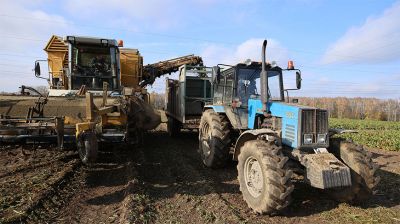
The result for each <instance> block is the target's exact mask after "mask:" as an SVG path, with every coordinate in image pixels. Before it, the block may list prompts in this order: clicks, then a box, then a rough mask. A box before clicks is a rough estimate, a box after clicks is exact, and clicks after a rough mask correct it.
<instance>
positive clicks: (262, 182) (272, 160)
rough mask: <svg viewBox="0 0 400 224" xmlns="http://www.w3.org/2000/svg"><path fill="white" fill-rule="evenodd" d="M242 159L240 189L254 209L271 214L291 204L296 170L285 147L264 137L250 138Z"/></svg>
mask: <svg viewBox="0 0 400 224" xmlns="http://www.w3.org/2000/svg"><path fill="white" fill-rule="evenodd" d="M238 160H239V163H238V165H237V169H238V179H239V184H240V191H241V192H242V195H243V199H244V200H245V201H246V203H247V205H248V206H249V207H250V208H251V209H253V211H255V212H256V213H259V214H269V215H270V214H274V213H277V212H278V211H280V210H282V209H283V208H285V207H286V206H288V205H289V203H290V194H291V193H292V191H293V189H294V186H293V184H292V180H291V177H292V171H291V170H290V169H288V165H287V161H288V160H289V158H288V157H286V156H284V155H283V154H282V148H281V147H279V146H277V145H276V144H275V143H274V142H266V141H263V140H251V141H247V142H246V143H245V144H244V145H243V146H242V148H241V150H240V154H239V157H238Z"/></svg>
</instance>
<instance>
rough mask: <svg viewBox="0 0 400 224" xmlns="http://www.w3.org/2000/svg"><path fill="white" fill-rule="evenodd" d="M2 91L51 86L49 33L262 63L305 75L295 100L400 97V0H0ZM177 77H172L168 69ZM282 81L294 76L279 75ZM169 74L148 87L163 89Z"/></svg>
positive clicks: (148, 52) (162, 55) (209, 60)
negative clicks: (45, 69) (45, 74)
mask: <svg viewBox="0 0 400 224" xmlns="http://www.w3.org/2000/svg"><path fill="white" fill-rule="evenodd" d="M0 5H1V7H0V76H1V77H2V79H1V81H0V92H1V91H8V92H14V91H17V90H18V87H19V86H21V85H28V86H39V85H47V83H46V81H45V80H41V79H37V78H35V76H34V75H33V71H32V69H33V67H34V61H35V60H37V59H46V54H45V52H44V51H43V48H44V47H45V45H46V43H47V41H48V40H49V38H50V37H51V35H53V34H56V35H58V36H66V35H81V36H95V37H104V38H110V39H116V40H119V39H122V40H124V45H125V47H129V48H137V49H139V51H140V52H141V54H142V56H143V58H144V63H145V64H149V63H154V62H157V61H160V60H166V59H170V58H174V57H178V56H183V55H187V54H195V55H199V56H202V57H203V60H204V62H205V64H206V65H207V66H214V65H216V64H218V63H225V64H236V63H239V62H244V61H245V60H246V59H251V60H254V61H261V45H262V41H263V40H264V39H267V40H268V47H267V60H268V61H270V62H272V61H276V62H277V63H278V65H280V66H281V67H286V65H287V61H288V60H293V61H294V64H295V67H296V68H298V69H300V70H301V71H302V77H303V83H302V89H301V90H298V91H292V92H290V95H291V96H310V97H320V96H327V97H335V96H348V97H376V98H382V99H388V98H396V99H400V91H399V89H400V1H393V0H335V1H329V0H236V1H235V0H231V1H228V0H186V1H179V0H159V1H157V0H146V1H139V0H130V1H128V0H84V1H83V0H65V1H56V0H13V1H7V0H0ZM171 76H172V77H173V78H174V77H176V74H173V75H171ZM285 80H287V83H289V82H290V81H292V80H294V76H293V74H288V75H286V76H285ZM164 83H165V77H162V78H159V79H158V80H156V82H155V83H154V84H153V86H152V87H150V91H155V92H159V93H161V92H164V88H165V85H164Z"/></svg>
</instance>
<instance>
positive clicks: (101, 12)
mask: <svg viewBox="0 0 400 224" xmlns="http://www.w3.org/2000/svg"><path fill="white" fill-rule="evenodd" d="M65 4H66V5H65V9H66V11H67V12H68V13H69V14H70V15H71V16H73V17H77V18H79V19H82V20H89V21H93V20H99V21H100V23H103V26H104V25H107V26H110V25H113V26H119V27H121V26H122V27H124V28H129V29H132V30H135V31H136V30H138V29H139V27H140V28H144V27H146V28H151V29H155V28H156V29H160V30H166V29H168V28H171V27H176V26H177V25H178V24H179V22H180V18H181V14H182V12H181V11H180V10H179V5H181V4H180V3H179V2H177V1H176V0H163V1H158V0H146V1H140V0H132V1H126V0H115V1H112V2H110V1H108V0H85V1H82V0H70V1H67V2H66V3H65ZM182 4H185V3H182ZM116 21H117V22H116Z"/></svg>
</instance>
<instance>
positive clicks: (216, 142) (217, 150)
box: [199, 110, 231, 168]
mask: <svg viewBox="0 0 400 224" xmlns="http://www.w3.org/2000/svg"><path fill="white" fill-rule="evenodd" d="M230 142H231V139H230V129H229V122H228V120H227V118H226V117H225V116H224V115H219V114H218V113H216V112H215V111H213V110H207V111H205V112H204V113H203V115H202V116H201V121H200V126H199V153H200V155H201V158H202V160H203V163H204V165H206V166H207V167H212V168H219V167H223V166H225V164H226V163H227V161H228V159H229V145H230Z"/></svg>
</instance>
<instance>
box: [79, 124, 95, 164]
mask: <svg viewBox="0 0 400 224" xmlns="http://www.w3.org/2000/svg"><path fill="white" fill-rule="evenodd" d="M77 148H78V152H79V157H80V158H81V160H82V162H83V163H84V164H88V163H93V162H94V161H96V158H97V150H98V143H97V138H96V134H95V133H94V132H83V133H82V134H80V136H79V137H78V141H77Z"/></svg>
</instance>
